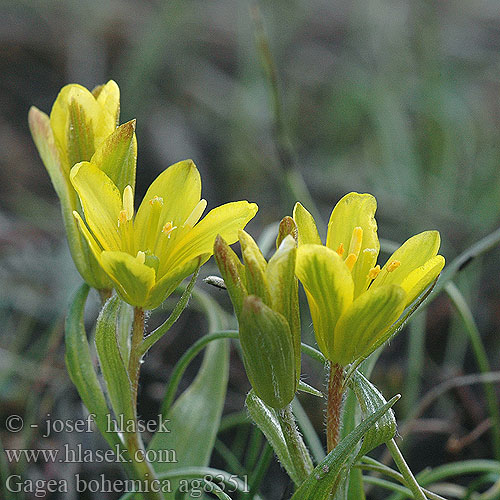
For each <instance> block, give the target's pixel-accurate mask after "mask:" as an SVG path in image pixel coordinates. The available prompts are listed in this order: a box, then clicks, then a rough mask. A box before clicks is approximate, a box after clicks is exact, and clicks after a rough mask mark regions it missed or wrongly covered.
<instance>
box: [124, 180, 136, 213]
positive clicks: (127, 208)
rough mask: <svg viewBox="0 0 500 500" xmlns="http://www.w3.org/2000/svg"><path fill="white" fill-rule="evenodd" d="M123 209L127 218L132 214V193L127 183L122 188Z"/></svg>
mask: <svg viewBox="0 0 500 500" xmlns="http://www.w3.org/2000/svg"><path fill="white" fill-rule="evenodd" d="M123 211H124V212H125V214H126V216H127V220H130V219H132V217H133V216H134V193H133V191H132V187H131V186H130V185H129V186H127V187H126V188H125V189H124V190H123Z"/></svg>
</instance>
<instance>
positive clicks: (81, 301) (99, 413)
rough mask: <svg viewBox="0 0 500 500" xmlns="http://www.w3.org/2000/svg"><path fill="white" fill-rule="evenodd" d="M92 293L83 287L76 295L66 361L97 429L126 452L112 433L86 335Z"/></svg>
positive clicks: (67, 330)
mask: <svg viewBox="0 0 500 500" xmlns="http://www.w3.org/2000/svg"><path fill="white" fill-rule="evenodd" d="M88 293H89V286H88V285H87V284H83V285H82V286H81V287H80V288H79V289H78V291H77V292H76V294H75V296H74V298H73V301H72V303H71V306H70V309H69V311H68V316H67V317H66V324H65V346H66V352H65V361H66V367H67V370H68V373H69V376H70V378H71V381H72V382H73V384H75V387H76V389H77V391H78V394H79V396H80V398H81V399H82V402H83V404H84V405H85V406H86V408H87V410H88V411H89V413H90V414H91V415H92V416H93V419H94V421H95V423H96V425H97V428H98V429H99V431H100V432H101V434H102V435H103V437H104V438H105V439H106V441H107V442H108V444H109V446H110V447H111V448H114V449H116V448H117V447H119V448H120V449H121V448H122V442H121V440H120V438H119V436H118V434H117V433H116V432H114V431H112V430H110V429H109V426H108V420H107V416H108V414H109V408H108V405H107V403H106V398H105V396H104V392H103V390H102V387H101V384H100V383H99V380H98V378H97V374H96V371H95V369H94V364H93V362H92V356H91V353H90V347H89V343H88V340H87V335H86V333H85V325H84V322H83V314H84V310H85V303H86V301H87V296H88Z"/></svg>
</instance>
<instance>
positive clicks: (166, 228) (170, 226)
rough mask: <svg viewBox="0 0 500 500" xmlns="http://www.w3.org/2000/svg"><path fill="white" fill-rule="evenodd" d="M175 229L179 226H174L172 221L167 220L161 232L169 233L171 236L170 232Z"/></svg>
mask: <svg viewBox="0 0 500 500" xmlns="http://www.w3.org/2000/svg"><path fill="white" fill-rule="evenodd" d="M174 229H177V226H174V225H173V224H172V222H167V223H166V224H165V225H164V226H163V227H162V230H161V232H162V233H163V234H165V235H167V236H168V237H169V238H170V234H171V233H172V231H173V230H174Z"/></svg>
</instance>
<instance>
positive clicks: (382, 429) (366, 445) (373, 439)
mask: <svg viewBox="0 0 500 500" xmlns="http://www.w3.org/2000/svg"><path fill="white" fill-rule="evenodd" d="M350 383H351V387H352V389H353V391H354V393H355V394H356V397H357V399H358V403H359V406H360V407H361V411H362V413H363V416H364V417H365V418H366V416H367V415H370V414H372V413H373V412H375V411H376V410H377V409H378V408H380V407H381V406H383V405H384V404H386V400H385V399H384V397H383V396H382V394H381V393H380V391H379V390H378V389H377V388H376V387H375V386H374V385H373V384H372V383H371V382H370V381H369V380H368V379H367V378H365V377H364V376H363V375H362V374H361V373H360V372H359V371H357V370H356V371H355V372H354V373H353V375H352V378H351V379H350ZM396 428H397V426H396V417H395V416H394V412H393V411H392V410H388V411H387V412H386V413H385V414H384V415H383V416H382V417H381V418H380V419H379V420H377V421H376V422H375V424H374V425H373V426H372V427H371V429H370V430H369V431H368V432H367V433H366V434H365V436H364V438H363V444H362V445H361V449H360V450H359V452H358V455H357V458H359V457H361V456H363V455H366V454H367V453H369V452H370V451H371V450H373V449H374V448H376V447H377V446H379V445H381V444H383V443H387V441H390V440H391V439H392V438H393V437H394V435H395V434H396Z"/></svg>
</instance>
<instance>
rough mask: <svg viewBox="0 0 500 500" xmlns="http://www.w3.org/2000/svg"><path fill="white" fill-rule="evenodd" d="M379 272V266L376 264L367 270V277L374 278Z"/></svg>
mask: <svg viewBox="0 0 500 500" xmlns="http://www.w3.org/2000/svg"><path fill="white" fill-rule="evenodd" d="M379 273H380V266H379V265H378V264H377V265H376V266H375V267H372V268H371V269H370V270H369V271H368V278H370V279H371V280H374V279H375V278H376V277H377V276H378V275H379Z"/></svg>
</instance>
